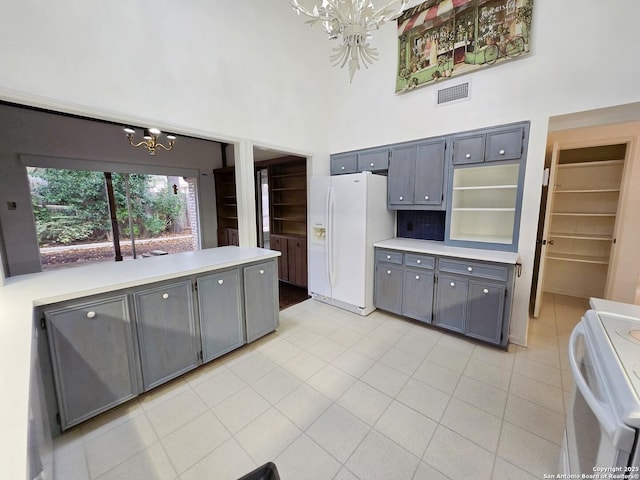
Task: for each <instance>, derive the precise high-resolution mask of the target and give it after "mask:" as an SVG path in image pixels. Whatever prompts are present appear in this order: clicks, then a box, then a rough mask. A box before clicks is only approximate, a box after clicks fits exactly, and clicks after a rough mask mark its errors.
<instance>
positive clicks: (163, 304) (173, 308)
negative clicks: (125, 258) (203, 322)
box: [133, 280, 199, 391]
mask: <svg viewBox="0 0 640 480" xmlns="http://www.w3.org/2000/svg"><path fill="white" fill-rule="evenodd" d="M192 292H193V290H192V284H191V280H184V281H180V282H176V283H170V284H165V285H159V286H156V287H153V288H148V289H144V290H138V291H135V292H134V294H133V302H134V306H135V314H136V324H137V327H138V343H139V346H140V360H141V364H142V380H143V386H144V390H145V391H146V390H149V389H151V388H153V387H155V386H157V385H160V384H161V383H164V382H166V381H168V380H170V379H172V378H174V377H177V376H178V375H181V374H183V373H185V372H187V371H188V370H191V369H192V368H195V367H196V366H197V365H198V360H199V349H198V341H197V335H196V319H195V314H194V308H193V306H194V305H193V293H192Z"/></svg>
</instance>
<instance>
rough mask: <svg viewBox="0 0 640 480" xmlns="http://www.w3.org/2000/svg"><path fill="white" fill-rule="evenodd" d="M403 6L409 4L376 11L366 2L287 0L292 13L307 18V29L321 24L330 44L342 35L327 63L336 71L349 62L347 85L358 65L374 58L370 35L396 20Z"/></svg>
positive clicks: (398, 0) (403, 1) (401, 1)
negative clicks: (329, 62)
mask: <svg viewBox="0 0 640 480" xmlns="http://www.w3.org/2000/svg"><path fill="white" fill-rule="evenodd" d="M407 3H409V0H392V1H387V2H386V4H385V5H384V6H383V7H380V8H378V9H376V8H375V7H374V6H373V2H372V1H370V0H291V5H292V6H293V9H294V10H295V11H296V13H297V14H298V15H300V14H301V13H302V14H304V15H306V16H308V17H310V18H311V20H307V22H306V23H308V24H310V25H311V26H313V25H315V24H316V23H321V24H322V28H323V29H324V31H325V32H327V33H328V34H329V39H330V40H333V39H336V38H338V35H342V44H341V45H340V46H338V47H335V48H334V49H333V51H334V52H335V53H334V54H333V55H331V57H330V59H331V62H332V64H333V66H334V67H335V66H338V65H340V68H344V66H345V65H346V64H347V62H349V81H350V82H351V81H353V75H354V74H355V73H356V70H358V69H360V61H362V64H363V65H364V66H365V68H368V67H367V63H369V64H371V63H373V61H374V60H377V58H378V50H377V49H375V48H373V47H372V46H370V45H369V39H370V38H371V32H372V31H373V30H377V29H378V28H380V25H382V24H383V23H385V22H389V21H391V20H395V19H396V18H398V17H399V16H400V14H401V13H402V10H403V9H404V7H406V6H407ZM302 4H306V5H309V6H305V5H302Z"/></svg>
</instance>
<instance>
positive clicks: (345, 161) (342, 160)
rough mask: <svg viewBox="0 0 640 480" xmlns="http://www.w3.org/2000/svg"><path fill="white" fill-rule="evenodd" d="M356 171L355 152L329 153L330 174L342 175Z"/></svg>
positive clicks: (356, 158)
mask: <svg viewBox="0 0 640 480" xmlns="http://www.w3.org/2000/svg"><path fill="white" fill-rule="evenodd" d="M357 171H358V154H357V153H339V154H336V155H331V175H344V174H346V173H356V172H357Z"/></svg>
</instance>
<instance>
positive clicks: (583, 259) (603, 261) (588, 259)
mask: <svg viewBox="0 0 640 480" xmlns="http://www.w3.org/2000/svg"><path fill="white" fill-rule="evenodd" d="M547 259H550V260H561V261H565V262H579V263H594V264H598V265H608V264H609V257H595V256H591V255H574V254H569V253H548V254H547Z"/></svg>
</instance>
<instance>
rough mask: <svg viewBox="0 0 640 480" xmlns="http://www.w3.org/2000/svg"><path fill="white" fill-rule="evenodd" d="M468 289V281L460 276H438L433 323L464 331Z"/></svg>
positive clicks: (460, 331) (456, 330)
mask: <svg viewBox="0 0 640 480" xmlns="http://www.w3.org/2000/svg"><path fill="white" fill-rule="evenodd" d="M468 289H469V283H468V281H467V280H466V279H464V278H462V277H454V276H448V275H439V276H438V287H437V292H436V316H435V318H434V321H433V324H434V325H437V326H439V327H443V328H448V329H449V330H453V331H455V332H459V333H465V331H466V316H467V291H468ZM493 321H494V322H495V321H496V319H495V318H494V319H493Z"/></svg>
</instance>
